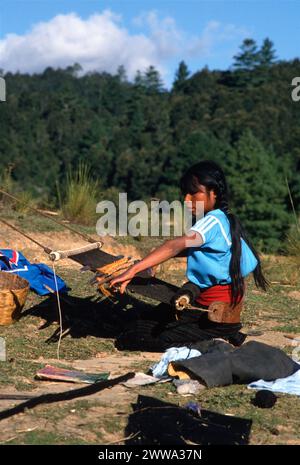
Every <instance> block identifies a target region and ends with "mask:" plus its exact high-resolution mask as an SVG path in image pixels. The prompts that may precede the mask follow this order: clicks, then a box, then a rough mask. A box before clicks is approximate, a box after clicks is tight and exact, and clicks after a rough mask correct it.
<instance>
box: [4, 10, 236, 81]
mask: <svg viewBox="0 0 300 465" xmlns="http://www.w3.org/2000/svg"><path fill="white" fill-rule="evenodd" d="M133 22H134V24H135V26H139V27H141V28H143V32H141V33H132V32H129V31H128V29H126V28H125V27H124V26H123V25H122V17H121V16H120V15H116V14H115V13H113V12H111V11H110V10H105V11H103V12H102V13H97V14H94V15H91V16H90V17H88V18H87V19H82V18H80V17H79V16H78V15H77V14H76V13H69V14H64V15H62V14H61V15H57V16H55V17H54V18H52V19H51V20H49V21H48V22H40V23H37V24H35V25H34V26H33V27H32V29H31V30H30V31H28V32H27V33H26V34H24V35H17V34H7V35H6V37H4V38H3V39H2V40H0V68H3V69H4V70H5V71H13V72H15V71H20V72H28V73H33V72H41V71H43V70H44V69H45V68H46V67H48V66H52V67H54V68H56V67H62V68H64V67H66V66H68V65H72V64H73V63H75V62H78V63H80V64H81V66H82V67H83V70H84V72H87V71H106V72H110V73H115V72H116V70H117V69H118V67H119V66H120V65H124V66H125V68H126V70H127V74H128V76H129V78H132V77H133V76H134V75H135V73H136V71H137V70H141V71H144V70H145V69H146V68H147V67H148V66H150V65H153V66H155V67H156V68H157V69H158V70H159V71H160V72H161V74H162V75H163V76H166V75H167V61H168V60H170V59H172V58H176V57H178V59H182V58H183V57H185V56H203V57H205V56H207V55H209V54H211V53H212V51H213V49H214V47H215V46H216V45H217V44H219V43H220V42H224V41H229V42H230V41H233V40H235V39H236V38H237V37H238V36H241V35H243V34H244V33H243V31H242V30H241V29H239V28H237V27H236V26H234V25H230V24H229V25H222V24H220V23H219V22H217V21H211V22H209V23H208V24H207V26H206V27H205V29H204V30H203V32H202V34H201V35H200V37H191V36H189V35H188V34H186V33H184V32H183V31H180V30H179V28H178V27H177V25H176V22H175V20H174V19H173V18H172V17H169V16H168V17H165V18H162V19H160V18H159V16H158V14H157V12H155V11H150V12H146V13H144V14H142V15H141V16H139V17H138V18H135V19H134V20H133Z"/></svg>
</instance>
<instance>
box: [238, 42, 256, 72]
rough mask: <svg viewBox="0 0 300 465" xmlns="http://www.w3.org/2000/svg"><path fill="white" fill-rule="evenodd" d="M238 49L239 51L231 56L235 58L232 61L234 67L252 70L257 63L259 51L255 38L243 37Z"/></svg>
mask: <svg viewBox="0 0 300 465" xmlns="http://www.w3.org/2000/svg"><path fill="white" fill-rule="evenodd" d="M240 49H241V51H240V53H239V54H238V55H235V56H234V57H233V58H234V60H235V62H234V63H233V66H234V68H236V69H243V70H248V71H250V70H253V69H254V68H255V67H256V66H257V64H258V63H259V52H258V51H257V45H256V42H255V40H253V39H245V40H244V42H243V44H242V45H241V47H240Z"/></svg>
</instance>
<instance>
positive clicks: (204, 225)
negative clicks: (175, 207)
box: [190, 215, 218, 244]
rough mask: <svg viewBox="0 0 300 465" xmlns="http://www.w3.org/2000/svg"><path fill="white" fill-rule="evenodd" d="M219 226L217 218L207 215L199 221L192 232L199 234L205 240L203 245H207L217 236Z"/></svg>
mask: <svg viewBox="0 0 300 465" xmlns="http://www.w3.org/2000/svg"><path fill="white" fill-rule="evenodd" d="M217 225H218V220H217V218H216V217H215V216H213V215H206V216H204V217H203V218H201V219H200V220H198V221H197V222H196V223H195V224H194V226H192V227H191V229H190V230H191V231H195V232H197V233H199V234H200V235H201V237H202V239H203V244H205V243H207V242H210V241H211V240H212V239H213V238H214V237H215V236H216V233H217V229H218V228H217Z"/></svg>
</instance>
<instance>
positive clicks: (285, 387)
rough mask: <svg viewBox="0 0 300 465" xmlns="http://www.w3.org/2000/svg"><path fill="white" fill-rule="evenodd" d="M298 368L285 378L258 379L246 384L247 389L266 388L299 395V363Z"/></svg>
mask: <svg viewBox="0 0 300 465" xmlns="http://www.w3.org/2000/svg"><path fill="white" fill-rule="evenodd" d="M298 365H299V370H297V371H296V372H295V373H293V374H292V375H290V376H287V377H286V378H279V379H275V381H264V380H263V379H259V380H258V381H254V382H253V383H250V384H248V388H249V389H268V390H269V391H273V392H282V393H284V394H293V395H295V396H300V364H298Z"/></svg>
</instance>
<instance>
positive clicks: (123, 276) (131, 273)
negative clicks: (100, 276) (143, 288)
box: [109, 268, 136, 294]
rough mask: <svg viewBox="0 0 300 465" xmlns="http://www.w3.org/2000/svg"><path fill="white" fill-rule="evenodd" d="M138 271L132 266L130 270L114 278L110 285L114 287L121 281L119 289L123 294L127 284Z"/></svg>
mask: <svg viewBox="0 0 300 465" xmlns="http://www.w3.org/2000/svg"><path fill="white" fill-rule="evenodd" d="M135 275H136V273H135V272H134V271H133V270H132V268H129V269H128V270H126V271H124V273H122V274H120V275H119V276H117V277H116V278H113V279H112V280H111V281H110V282H109V287H114V286H115V285H116V284H118V283H121V285H120V287H119V289H118V291H119V292H120V293H121V294H124V292H125V290H126V287H127V285H128V284H129V283H130V281H131V280H132V278H134V277H135Z"/></svg>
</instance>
